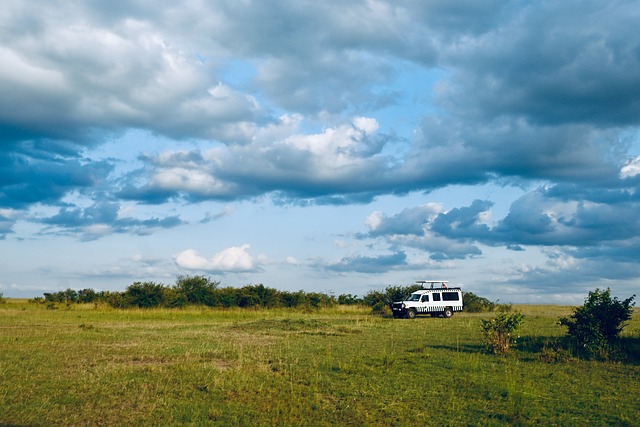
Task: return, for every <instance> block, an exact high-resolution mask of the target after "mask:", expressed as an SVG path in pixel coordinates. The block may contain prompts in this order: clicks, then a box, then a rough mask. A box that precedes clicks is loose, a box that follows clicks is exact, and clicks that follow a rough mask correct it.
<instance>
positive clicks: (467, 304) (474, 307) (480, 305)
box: [462, 292, 496, 313]
mask: <svg viewBox="0 0 640 427" xmlns="http://www.w3.org/2000/svg"><path fill="white" fill-rule="evenodd" d="M462 299H463V301H464V311H467V312H469V313H483V312H487V311H493V310H494V309H495V308H496V303H494V302H491V301H489V300H488V299H487V298H484V297H480V296H478V295H476V294H474V293H473V292H465V293H464V294H463V295H462Z"/></svg>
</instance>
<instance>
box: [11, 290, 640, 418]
mask: <svg viewBox="0 0 640 427" xmlns="http://www.w3.org/2000/svg"><path fill="white" fill-rule="evenodd" d="M515 308H516V309H518V310H519V311H521V312H522V313H523V314H524V315H525V316H526V322H525V323H524V324H523V326H522V328H521V331H520V335H521V339H520V340H519V341H518V344H517V345H516V346H515V347H514V348H513V352H512V354H510V355H508V356H495V355H490V354H486V353H485V352H484V351H483V347H482V337H481V331H480V320H481V319H488V318H490V317H491V316H492V314H490V313H487V314H456V315H455V316H454V317H453V318H451V319H442V318H418V319H415V320H393V319H386V318H381V317H375V316H371V315H370V314H369V311H368V310H367V309H357V308H353V307H349V308H348V309H341V308H339V307H337V308H331V309H320V310H314V311H310V312H303V311H292V310H284V309H274V310H262V309H257V310H253V309H250V310H246V309H245V310H242V309H227V310H223V309H207V308H198V307H189V308H184V309H151V310H114V309H111V308H108V307H104V306H99V305H98V306H94V305H85V306H83V305H79V306H77V307H76V306H72V307H70V308H66V307H64V305H61V306H60V307H59V308H58V309H56V310H48V309H46V307H45V306H42V305H38V304H28V303H26V302H24V301H23V302H15V301H12V300H7V303H6V304H2V306H0V424H9V425H11V424H18V425H60V424H62V425H95V424H106V425H124V424H132V425H172V424H174V425H175V424H191V425H203V424H220V425H238V424H239V425H246V424H251V425H258V426H260V425H318V426H322V425H327V426H329V425H405V424H412V425H433V424H443V425H478V424H480V425H513V424H521V425H531V424H541V425H634V424H635V423H637V413H638V409H637V394H638V392H639V391H640V389H638V379H639V378H640V366H639V365H638V363H636V362H635V361H634V360H628V361H626V362H616V363H613V362H594V361H585V360H580V359H576V358H574V357H572V356H570V355H569V354H568V353H567V352H565V351H564V350H563V347H562V346H561V345H560V344H561V340H562V339H563V336H564V334H565V328H562V327H561V326H559V325H558V324H557V321H558V318H559V317H560V316H562V315H566V314H568V313H570V312H571V308H570V307H555V306H527V305H522V306H516V307H515ZM639 338H640V319H639V315H638V312H636V313H634V316H633V318H632V320H631V321H630V323H629V325H628V327H627V328H626V329H625V330H624V332H623V340H627V342H628V343H630V345H632V346H636V347H634V348H636V349H637V345H638V344H637V343H638V340H639ZM605 373H606V374H605Z"/></svg>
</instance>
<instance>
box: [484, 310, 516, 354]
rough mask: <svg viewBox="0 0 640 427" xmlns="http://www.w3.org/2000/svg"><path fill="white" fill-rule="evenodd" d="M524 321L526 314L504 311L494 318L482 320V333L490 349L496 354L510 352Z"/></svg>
mask: <svg viewBox="0 0 640 427" xmlns="http://www.w3.org/2000/svg"><path fill="white" fill-rule="evenodd" d="M523 321H524V315H523V314H522V313H520V312H515V313H507V312H502V313H499V314H498V315H497V316H496V317H494V318H493V319H489V320H482V321H481V326H482V334H483V336H484V340H485V344H486V346H487V348H488V350H489V351H491V352H492V353H496V354H506V353H508V352H509V349H510V348H511V345H512V344H515V342H516V336H515V334H516V333H517V332H518V329H520V325H522V322H523Z"/></svg>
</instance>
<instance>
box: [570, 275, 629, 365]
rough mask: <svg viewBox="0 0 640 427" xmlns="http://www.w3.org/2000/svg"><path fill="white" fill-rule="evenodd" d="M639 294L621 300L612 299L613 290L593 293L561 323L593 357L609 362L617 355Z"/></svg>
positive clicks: (587, 354) (585, 351) (588, 355)
mask: <svg viewBox="0 0 640 427" xmlns="http://www.w3.org/2000/svg"><path fill="white" fill-rule="evenodd" d="M634 298H635V295H633V296H631V297H629V298H627V299H625V300H624V301H619V300H618V298H617V297H614V298H611V289H609V288H607V289H606V290H604V291H600V290H599V289H596V290H595V291H593V292H589V295H588V296H587V298H586V299H585V302H584V305H583V306H582V307H577V308H576V309H574V312H573V314H572V315H570V316H569V317H562V318H561V319H560V324H561V325H563V326H566V327H567V334H568V335H569V336H570V337H572V338H573V339H575V340H576V341H577V344H578V348H579V349H581V350H582V351H584V353H585V355H586V356H587V357H589V358H591V357H595V358H598V359H609V358H611V357H612V356H614V355H615V353H616V344H617V342H618V339H619V336H620V332H622V329H623V328H624V326H625V325H626V323H625V322H626V321H627V320H629V319H630V318H631V313H632V310H633V308H632V307H633V306H634V305H635V303H634V302H633V299H634Z"/></svg>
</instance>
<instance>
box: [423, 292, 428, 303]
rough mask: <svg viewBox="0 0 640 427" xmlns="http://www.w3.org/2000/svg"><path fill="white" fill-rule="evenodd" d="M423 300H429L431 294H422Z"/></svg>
mask: <svg viewBox="0 0 640 427" xmlns="http://www.w3.org/2000/svg"><path fill="white" fill-rule="evenodd" d="M422 302H429V295H426V294H425V295H422Z"/></svg>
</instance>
